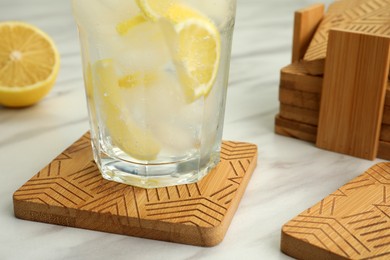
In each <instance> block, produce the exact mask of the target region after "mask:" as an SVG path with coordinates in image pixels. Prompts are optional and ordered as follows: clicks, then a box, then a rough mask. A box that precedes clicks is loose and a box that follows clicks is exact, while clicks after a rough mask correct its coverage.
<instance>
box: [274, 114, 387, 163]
mask: <svg viewBox="0 0 390 260" xmlns="http://www.w3.org/2000/svg"><path fill="white" fill-rule="evenodd" d="M275 133H277V134H279V135H283V136H287V137H291V138H295V139H299V140H302V141H308V142H312V143H315V142H316V139H317V126H316V125H310V124H305V123H302V122H298V121H294V120H290V119H286V118H283V117H281V116H280V115H277V116H276V117H275ZM377 157H378V158H381V159H384V160H390V142H389V141H384V140H380V141H379V147H378V155H377Z"/></svg>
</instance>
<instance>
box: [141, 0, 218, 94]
mask: <svg viewBox="0 0 390 260" xmlns="http://www.w3.org/2000/svg"><path fill="white" fill-rule="evenodd" d="M137 3H138V6H139V7H140V9H141V11H142V12H143V14H144V15H145V16H146V17H148V18H149V19H151V20H158V19H160V18H162V20H167V21H168V23H169V24H171V25H172V26H173V31H174V34H175V35H174V38H175V39H176V41H177V43H176V44H175V43H173V41H172V40H168V41H170V44H169V45H170V48H171V51H172V53H173V58H174V62H175V66H176V69H177V72H178V77H179V80H180V83H181V85H182V87H183V90H184V93H185V96H186V98H187V101H188V102H193V101H194V100H196V99H198V98H200V97H202V96H207V95H208V94H209V93H210V91H211V89H212V87H213V85H214V83H215V79H216V77H217V73H218V67H219V61H220V56H221V37H220V33H219V31H218V29H217V27H216V26H215V25H214V23H213V22H212V21H211V20H210V19H209V18H207V17H206V16H204V15H202V14H201V13H199V12H198V11H197V10H195V9H193V8H191V7H188V6H186V5H183V4H179V3H177V2H176V1H170V0H138V1H137ZM167 36H168V37H167V38H172V37H171V36H172V34H171V35H169V33H167Z"/></svg>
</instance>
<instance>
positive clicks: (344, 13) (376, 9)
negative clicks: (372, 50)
mask: <svg viewBox="0 0 390 260" xmlns="http://www.w3.org/2000/svg"><path fill="white" fill-rule="evenodd" d="M389 11H390V2H389V1H387V0H341V1H335V2H334V3H333V4H331V5H330V7H329V9H328V11H327V12H326V14H325V16H324V19H323V20H322V22H321V23H320V25H319V26H318V29H317V31H316V33H315V35H314V37H313V39H312V41H311V43H310V45H309V47H308V49H307V52H306V53H305V57H304V66H305V67H306V69H307V70H308V71H309V73H310V74H313V75H322V74H323V73H324V64H325V59H326V57H327V44H328V36H329V30H330V29H344V30H350V31H354V32H360V33H366V34H374V35H387V36H390V27H389V15H388V14H389Z"/></svg>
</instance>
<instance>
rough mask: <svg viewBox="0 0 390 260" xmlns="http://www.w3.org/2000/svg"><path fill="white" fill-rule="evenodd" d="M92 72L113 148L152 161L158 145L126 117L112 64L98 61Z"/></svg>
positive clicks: (108, 61) (152, 137)
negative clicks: (115, 147)
mask: <svg viewBox="0 0 390 260" xmlns="http://www.w3.org/2000/svg"><path fill="white" fill-rule="evenodd" d="M93 69H94V71H93V73H94V76H95V81H94V83H95V84H96V86H95V87H96V88H97V89H96V91H97V94H98V96H99V99H100V100H101V104H100V105H101V106H100V111H101V113H102V114H103V116H104V119H105V123H106V127H107V130H108V131H109V133H110V136H111V138H112V141H113V143H114V145H116V146H118V147H119V148H120V149H122V150H123V151H124V152H126V153H127V154H129V155H131V156H132V157H134V158H136V159H139V160H147V161H150V160H154V159H155V158H156V157H157V155H158V153H159V152H160V149H161V147H160V144H159V142H158V141H157V140H156V139H155V138H154V136H153V135H152V133H151V132H150V131H147V130H144V129H142V128H140V127H138V126H137V125H136V124H135V122H133V120H132V118H131V117H130V116H129V115H128V112H127V111H126V106H125V103H124V100H123V98H122V97H121V95H120V92H119V84H118V77H117V75H116V72H115V67H114V63H113V61H112V60H101V61H98V62H96V63H95V64H94V68H93Z"/></svg>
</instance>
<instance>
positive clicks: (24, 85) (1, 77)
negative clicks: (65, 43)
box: [0, 22, 60, 107]
mask: <svg viewBox="0 0 390 260" xmlns="http://www.w3.org/2000/svg"><path fill="white" fill-rule="evenodd" d="M0 39H1V41H0V105H4V106H8V107H25V106H30V105H33V104H35V103H37V102H38V101H39V100H41V99H42V98H43V97H44V96H46V95H47V94H48V93H49V91H50V90H51V88H52V87H53V85H54V82H55V80H56V78H57V74H58V71H59V67H60V56H59V54H58V50H57V48H56V46H55V44H54V42H53V41H52V40H51V38H50V37H49V36H48V35H47V34H46V33H44V32H43V31H41V30H40V29H38V28H37V27H34V26H32V25H29V24H26V23H22V22H3V23H0Z"/></svg>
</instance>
